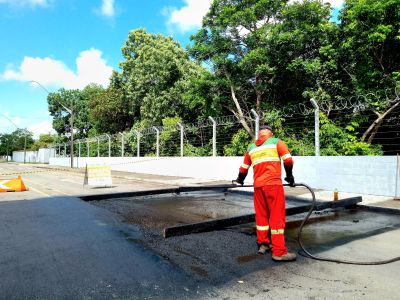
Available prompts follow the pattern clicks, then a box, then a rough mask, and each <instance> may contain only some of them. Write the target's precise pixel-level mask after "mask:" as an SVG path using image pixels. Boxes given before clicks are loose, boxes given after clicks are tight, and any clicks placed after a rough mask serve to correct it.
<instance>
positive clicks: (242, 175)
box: [235, 172, 247, 185]
mask: <svg viewBox="0 0 400 300" xmlns="http://www.w3.org/2000/svg"><path fill="white" fill-rule="evenodd" d="M246 176H247V174H245V173H240V172H239V174H238V177H237V178H236V180H235V181H236V182H237V183H238V184H240V185H243V184H244V180H245V178H246Z"/></svg>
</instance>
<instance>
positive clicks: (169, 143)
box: [50, 96, 400, 157]
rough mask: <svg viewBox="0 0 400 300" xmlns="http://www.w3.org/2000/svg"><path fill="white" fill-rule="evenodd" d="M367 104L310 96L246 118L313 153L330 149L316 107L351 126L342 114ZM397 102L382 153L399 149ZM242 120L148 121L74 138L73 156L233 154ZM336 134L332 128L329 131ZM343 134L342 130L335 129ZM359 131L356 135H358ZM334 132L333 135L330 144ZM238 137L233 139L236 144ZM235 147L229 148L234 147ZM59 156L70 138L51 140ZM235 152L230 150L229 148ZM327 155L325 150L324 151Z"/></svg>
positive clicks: (382, 136)
mask: <svg viewBox="0 0 400 300" xmlns="http://www.w3.org/2000/svg"><path fill="white" fill-rule="evenodd" d="M391 101H392V102H391V103H392V104H393V103H399V104H400V98H399V97H398V96H396V97H394V98H392V100H391ZM368 109H370V108H369V107H368V106H366V105H365V101H359V99H350V100H348V101H343V102H340V103H337V104H336V106H334V107H332V106H326V105H325V104H323V103H321V104H318V103H317V102H316V101H314V100H313V99H312V100H311V101H310V103H309V104H308V105H307V104H300V105H298V106H296V107H295V108H293V107H289V108H287V109H285V110H283V113H282V111H280V112H279V113H274V112H273V111H270V112H264V113H262V115H258V114H257V113H256V112H255V110H253V109H252V110H251V113H250V114H249V116H247V117H246V121H247V123H248V124H250V126H251V128H252V130H253V132H254V136H257V134H258V128H259V125H260V123H261V122H262V123H267V124H273V127H274V128H275V129H279V130H276V131H275V130H274V131H275V135H277V136H278V137H280V138H282V139H283V140H285V141H286V142H287V143H288V145H289V148H290V150H291V151H292V152H293V153H294V154H295V155H303V156H309V155H316V156H319V155H320V154H321V152H323V153H330V152H329V151H327V150H329V149H328V148H329V147H330V145H329V144H330V143H326V141H325V144H324V146H323V148H322V149H321V144H320V139H321V138H322V137H323V136H321V133H320V130H321V122H320V112H324V113H325V114H326V115H329V119H330V120H338V122H341V124H340V125H341V128H343V127H346V128H350V129H348V130H349V132H351V127H348V126H352V124H347V125H346V122H347V121H346V116H350V115H352V114H354V112H357V111H358V112H361V115H362V112H363V111H367V110H368ZM399 111H400V105H399V107H398V109H397V110H394V111H393V112H392V114H391V117H390V118H386V119H385V120H384V121H383V122H382V123H381V124H380V130H379V133H378V134H377V135H376V136H375V138H374V140H373V144H379V145H381V146H380V147H381V149H382V151H381V152H380V154H385V155H396V154H397V153H399V152H400V114H399ZM368 126H369V125H360V127H358V129H357V130H358V132H363V131H366V130H367V129H368ZM240 129H243V127H242V125H241V124H240V122H239V121H238V120H237V118H236V117H235V116H224V117H217V118H213V117H209V118H208V119H207V120H205V121H203V122H201V123H197V124H182V123H177V124H175V125H172V126H164V127H162V126H152V127H148V128H142V129H137V130H131V131H130V132H121V133H118V134H113V135H108V134H105V135H100V136H96V137H90V138H86V139H80V140H75V141H74V156H77V157H143V156H155V157H159V156H231V155H242V154H243V153H244V151H245V149H246V146H247V144H248V143H249V142H250V141H251V139H252V137H251V136H250V135H249V134H247V133H246V132H245V131H244V130H242V134H239V133H238V132H239V130H240ZM333 134H334V133H333ZM339 134H342V133H340V132H339V133H338V135H339ZM360 138H361V136H358V137H357V140H358V141H359V140H360ZM334 139H335V137H334V136H333V138H332V144H333V143H334ZM235 143H236V144H235ZM238 143H239V144H240V143H242V144H243V145H242V147H240V146H239V150H240V151H238V152H237V153H234V151H233V152H232V149H233V148H235V147H236V148H238V145H237V144H238ZM50 147H51V148H54V149H55V153H56V156H57V157H69V156H70V142H65V143H59V144H54V145H51V146H50ZM232 153H233V154H232ZM325 155H329V154H325Z"/></svg>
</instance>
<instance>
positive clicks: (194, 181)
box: [21, 164, 400, 210]
mask: <svg viewBox="0 0 400 300" xmlns="http://www.w3.org/2000/svg"><path fill="white" fill-rule="evenodd" d="M21 165H23V164H21ZM29 166H31V167H36V168H41V169H57V170H64V171H67V172H77V173H84V171H85V169H84V168H80V169H73V170H71V169H70V168H67V167H59V166H50V165H46V164H34V165H29ZM112 176H113V177H116V178H123V179H127V180H135V181H143V182H154V183H158V184H165V185H167V186H188V185H223V184H227V185H229V184H231V182H229V181H224V180H215V181H210V180H209V179H198V178H190V177H178V176H164V175H153V174H143V173H130V172H122V171H112ZM235 191H242V192H248V193H252V192H253V189H252V188H235ZM314 193H315V196H316V199H317V200H318V201H333V191H328V190H314ZM285 194H286V196H288V197H296V198H300V199H304V200H310V201H311V199H312V197H311V194H310V192H309V191H308V189H306V188H304V187H295V188H290V187H285ZM357 196H361V197H362V204H363V205H368V206H377V207H385V208H393V209H399V210H400V200H394V199H393V197H388V196H379V195H368V194H357V193H348V192H342V191H339V200H340V199H345V198H351V197H357Z"/></svg>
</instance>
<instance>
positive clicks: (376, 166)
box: [50, 156, 400, 196]
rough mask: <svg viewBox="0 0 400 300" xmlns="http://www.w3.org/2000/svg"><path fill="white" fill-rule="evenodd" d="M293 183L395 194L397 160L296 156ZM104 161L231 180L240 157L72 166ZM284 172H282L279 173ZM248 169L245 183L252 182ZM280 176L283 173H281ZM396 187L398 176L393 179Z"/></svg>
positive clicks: (57, 161) (137, 169)
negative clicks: (294, 180)
mask: <svg viewBox="0 0 400 300" xmlns="http://www.w3.org/2000/svg"><path fill="white" fill-rule="evenodd" d="M294 161H295V166H294V170H293V173H294V177H295V179H296V182H304V183H307V184H309V185H310V186H312V187H314V188H317V189H326V190H334V189H335V188H337V189H338V190H339V191H343V192H352V193H362V194H371V195H382V196H395V192H396V176H397V175H396V174H397V172H396V170H397V167H398V166H397V160H396V157H395V156H321V157H313V156H297V157H294ZM86 163H89V164H99V163H100V164H108V165H111V168H112V170H116V171H126V172H134V173H146V174H156V175H169V176H181V177H192V178H199V179H211V180H232V179H235V178H236V177H237V174H238V170H239V166H240V164H241V163H242V157H160V158H156V157H141V158H132V157H130V158H128V157H126V158H122V157H114V158H109V157H100V158H97V157H89V158H87V157H82V158H75V159H74V166H75V167H76V166H78V167H85V165H86ZM50 165H59V166H70V158H68V157H67V158H53V157H52V158H50ZM283 173H284V172H283ZM252 176H253V175H252V168H250V172H249V175H248V176H247V178H246V182H248V183H250V184H251V183H252ZM283 177H284V176H283ZM397 185H398V188H397V190H398V191H399V190H400V178H398V179H397Z"/></svg>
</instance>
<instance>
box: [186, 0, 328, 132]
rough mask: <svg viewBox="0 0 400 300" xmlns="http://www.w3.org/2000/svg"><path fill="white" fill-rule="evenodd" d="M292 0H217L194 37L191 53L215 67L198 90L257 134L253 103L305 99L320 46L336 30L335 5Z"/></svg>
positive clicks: (262, 107) (264, 106) (263, 106)
mask: <svg viewBox="0 0 400 300" xmlns="http://www.w3.org/2000/svg"><path fill="white" fill-rule="evenodd" d="M287 2H288V1H286V0H280V1H270V0H248V1H241V0H233V1H232V0H216V1H214V2H213V4H212V6H211V9H210V12H209V13H208V14H207V15H206V16H205V18H204V19H203V28H202V29H201V30H200V31H199V32H198V33H197V34H196V35H194V36H193V37H192V40H193V42H194V43H193V46H192V47H191V48H190V49H189V52H190V54H191V55H192V56H193V57H194V58H195V59H197V60H199V61H201V62H203V63H209V65H210V69H211V71H212V73H211V74H210V75H209V76H208V77H206V78H205V80H204V81H203V82H200V84H203V85H205V86H206V87H207V88H203V89H201V88H199V89H198V90H200V91H201V90H203V91H204V92H206V93H207V92H208V93H209V94H210V96H207V95H205V98H206V99H207V101H208V102H216V104H214V105H213V106H214V107H217V106H218V104H219V106H221V105H222V106H223V107H226V108H227V109H228V110H229V111H231V112H232V113H233V114H234V115H235V116H236V117H237V119H238V120H239V121H240V122H241V124H242V125H243V127H244V128H245V129H246V131H247V132H248V133H249V134H251V135H253V130H252V128H251V124H250V122H249V121H248V120H246V117H247V116H248V113H249V109H250V108H252V107H254V108H256V109H257V111H258V112H261V111H262V110H265V109H270V108H271V107H274V106H277V105H283V104H286V103H293V102H294V103H298V102H304V98H303V93H304V91H305V90H306V89H307V88H311V87H314V86H315V85H316V84H317V82H316V79H317V77H318V73H319V72H320V70H321V65H322V64H323V62H322V59H321V54H320V49H321V48H322V47H324V46H327V45H330V42H329V37H330V35H333V34H334V31H335V25H334V24H332V23H331V22H329V16H330V11H329V6H324V5H322V4H321V3H320V1H310V0H306V1H304V3H294V4H290V5H288V4H287ZM210 89H211V92H210ZM307 100H308V99H307ZM218 102H219V103H218Z"/></svg>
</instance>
